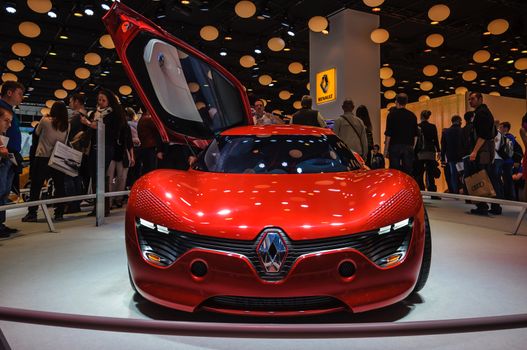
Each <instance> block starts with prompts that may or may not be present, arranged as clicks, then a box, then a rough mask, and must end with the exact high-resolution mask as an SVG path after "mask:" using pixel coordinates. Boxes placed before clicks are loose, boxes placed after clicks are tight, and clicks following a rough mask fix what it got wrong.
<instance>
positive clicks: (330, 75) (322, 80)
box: [317, 68, 337, 104]
mask: <svg viewBox="0 0 527 350" xmlns="http://www.w3.org/2000/svg"><path fill="white" fill-rule="evenodd" d="M336 98H337V74H336V69H335V68H331V69H328V70H325V71H323V72H320V73H317V104H322V103H326V102H330V101H333V100H335V99H336Z"/></svg>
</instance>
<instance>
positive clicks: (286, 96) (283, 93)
mask: <svg viewBox="0 0 527 350" xmlns="http://www.w3.org/2000/svg"><path fill="white" fill-rule="evenodd" d="M278 97H280V99H282V100H289V98H290V97H291V93H290V92H289V91H287V90H282V91H280V93H279V94H278Z"/></svg>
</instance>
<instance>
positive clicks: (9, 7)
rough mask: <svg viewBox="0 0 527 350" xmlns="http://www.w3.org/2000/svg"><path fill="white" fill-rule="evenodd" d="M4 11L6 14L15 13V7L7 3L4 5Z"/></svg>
mask: <svg viewBox="0 0 527 350" xmlns="http://www.w3.org/2000/svg"><path fill="white" fill-rule="evenodd" d="M5 10H6V11H7V13H11V14H13V13H16V5H15V4H14V3H12V2H8V3H6V4H5Z"/></svg>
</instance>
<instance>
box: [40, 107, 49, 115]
mask: <svg viewBox="0 0 527 350" xmlns="http://www.w3.org/2000/svg"><path fill="white" fill-rule="evenodd" d="M49 112H51V110H50V109H49V108H47V107H44V108H41V109H40V114H42V116H43V117H46V116H48V115H49Z"/></svg>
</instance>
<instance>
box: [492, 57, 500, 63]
mask: <svg viewBox="0 0 527 350" xmlns="http://www.w3.org/2000/svg"><path fill="white" fill-rule="evenodd" d="M492 60H493V61H494V62H498V61H499V60H500V58H499V57H494V58H493V59H492Z"/></svg>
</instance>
